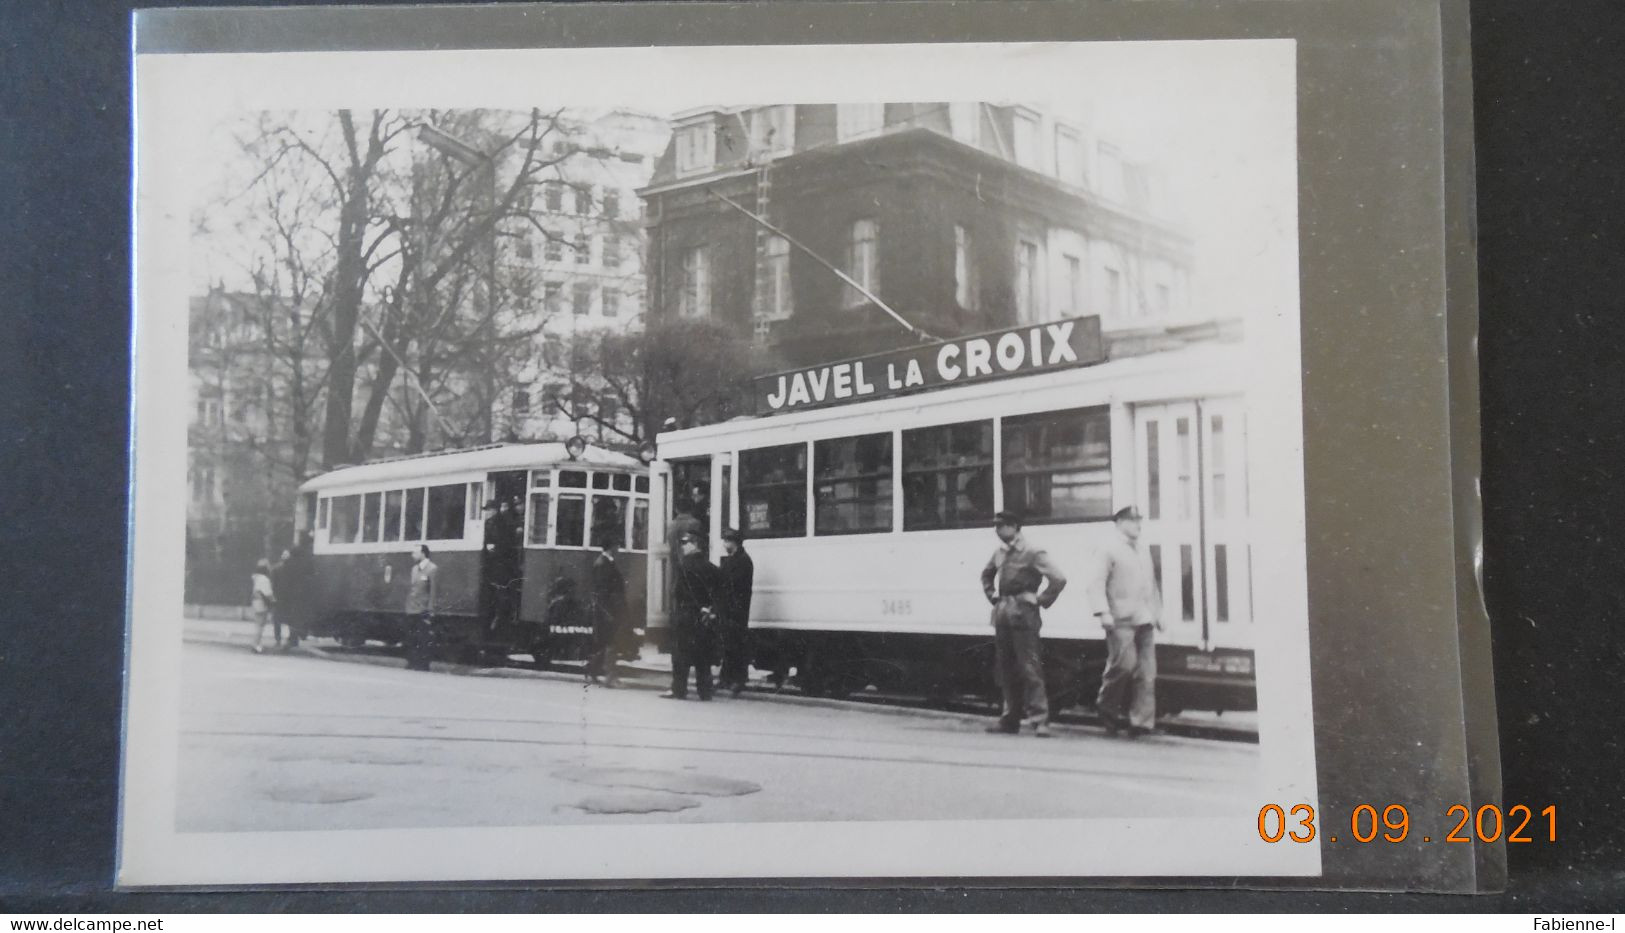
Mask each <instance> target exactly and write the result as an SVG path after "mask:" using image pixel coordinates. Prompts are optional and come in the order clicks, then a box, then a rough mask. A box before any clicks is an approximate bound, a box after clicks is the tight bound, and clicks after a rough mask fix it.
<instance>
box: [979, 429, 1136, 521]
mask: <svg viewBox="0 0 1625 933" xmlns="http://www.w3.org/2000/svg"><path fill="white" fill-rule="evenodd" d="M1003 441H1004V451H1003V455H1004V456H1003V463H1002V464H1001V466H1002V467H1003V473H1004V505H1005V508H1007V509H1012V510H1014V511H1018V512H1021V513H1022V514H1023V515H1025V516H1026V517H1027V520H1028V521H1030V522H1033V521H1038V522H1041V521H1078V520H1088V519H1103V518H1110V517H1111V514H1112V506H1111V502H1112V456H1111V415H1110V413H1109V411H1108V409H1105V408H1077V409H1073V410H1071V411H1052V412H1044V413H1042V414H1037V415H1021V416H1019V417H1014V418H1006V419H1004V430H1003Z"/></svg>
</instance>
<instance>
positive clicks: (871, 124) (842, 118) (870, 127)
mask: <svg viewBox="0 0 1625 933" xmlns="http://www.w3.org/2000/svg"><path fill="white" fill-rule="evenodd" d="M885 125H886V105H885V104H837V105H835V132H836V135H837V137H838V138H839V139H840V141H842V142H845V141H846V140H848V139H857V138H858V137H860V136H869V135H872V134H874V133H878V132H880V130H881V128H882V127H884V126H885Z"/></svg>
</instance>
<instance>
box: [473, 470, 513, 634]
mask: <svg viewBox="0 0 1625 933" xmlns="http://www.w3.org/2000/svg"><path fill="white" fill-rule="evenodd" d="M484 512H485V554H484V557H483V558H481V560H480V621H481V622H482V623H483V624H484V630H485V633H486V634H487V635H491V634H494V633H495V632H496V628H497V626H498V624H500V623H502V622H505V621H508V620H507V618H506V617H507V612H508V607H509V602H510V600H509V598H508V589H509V586H510V584H511V583H512V582H513V579H514V577H516V576H518V574H517V573H515V572H514V571H515V568H516V567H517V565H518V562H519V561H518V558H519V547H518V542H517V541H516V540H515V539H514V534H513V523H512V521H511V520H510V519H509V518H508V517H507V515H505V514H503V513H502V511H501V510H500V509H499V507H498V505H497V502H496V500H495V499H492V500H490V501H489V502H486V503H485V509H484Z"/></svg>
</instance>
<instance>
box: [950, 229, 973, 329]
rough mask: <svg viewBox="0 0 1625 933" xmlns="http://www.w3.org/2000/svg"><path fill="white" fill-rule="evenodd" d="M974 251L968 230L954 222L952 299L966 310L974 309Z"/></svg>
mask: <svg viewBox="0 0 1625 933" xmlns="http://www.w3.org/2000/svg"><path fill="white" fill-rule="evenodd" d="M976 296H977V282H976V252H975V250H974V249H973V248H972V245H971V236H970V231H969V230H968V229H966V228H965V227H964V226H963V225H961V224H954V300H955V301H957V302H959V306H960V307H961V308H964V309H965V310H967V311H974V310H976V305H977V301H976Z"/></svg>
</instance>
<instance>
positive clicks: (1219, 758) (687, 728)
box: [177, 642, 1258, 832]
mask: <svg viewBox="0 0 1625 933" xmlns="http://www.w3.org/2000/svg"><path fill="white" fill-rule="evenodd" d="M185 652H186V653H185V662H184V663H185V668H184V670H185V683H184V686H183V691H184V692H183V698H182V714H181V715H182V720H181V728H182V730H183V734H182V736H181V761H180V778H179V788H178V812H177V828H178V829H180V830H182V831H193V832H196V831H241V830H276V829H290V830H294V829H298V830H307V829H362V828H365V829H378V828H395V827H445V826H513V825H538V824H562V823H649V822H780V821H784V822H789V821H804V820H929V819H964V818H988V819H1011V818H1031V817H1091V816H1104V815H1111V816H1128V815H1133V814H1142V813H1143V814H1159V815H1197V814H1213V813H1216V812H1224V811H1232V812H1251V810H1252V809H1255V808H1256V806H1257V801H1256V799H1254V798H1255V794H1253V793H1252V792H1250V790H1249V788H1250V786H1251V785H1252V783H1253V781H1254V775H1255V770H1256V768H1257V764H1258V747H1257V746H1256V745H1250V744H1242V743H1234V742H1220V741H1213V740H1210V739H1186V738H1172V737H1166V736H1157V737H1152V738H1147V739H1143V740H1140V741H1138V742H1128V741H1125V740H1112V739H1107V738H1105V737H1103V736H1102V735H1101V734H1100V733H1099V732H1098V731H1097V730H1092V729H1085V728H1066V727H1062V728H1059V729H1057V730H1056V732H1057V734H1056V736H1055V737H1054V738H1052V739H1050V740H1048V741H1044V740H1039V739H1035V738H1032V737H1030V736H1022V737H1019V738H1017V737H1011V736H1002V735H987V734H984V733H983V732H982V731H981V727H982V726H983V725H985V724H986V720H980V719H975V718H971V717H964V716H956V715H952V714H945V713H939V712H929V711H918V710H891V709H877V708H874V707H867V706H855V705H850V704H834V703H827V702H815V701H803V700H799V699H795V698H791V697H788V696H772V695H768V694H746V695H745V696H744V697H741V698H739V699H732V698H729V697H727V696H726V695H723V696H719V697H718V698H717V700H716V701H714V702H711V703H700V702H697V701H695V700H692V699H691V700H689V701H687V702H676V701H672V700H663V699H660V698H658V696H657V695H656V693H655V692H654V691H651V690H647V689H621V690H605V689H602V688H599V687H590V688H589V687H587V686H585V685H583V684H582V683H581V682H580V680H579V679H578V678H573V677H570V676H567V675H542V676H529V677H493V676H486V677H481V676H467V675H460V674H452V673H444V672H435V673H415V672H408V671H405V670H402V669H400V668H398V667H395V666H392V665H391V666H383V665H381V664H357V663H341V662H337V661H333V660H326V659H323V658H320V657H314V656H308V655H301V654H288V655H273V654H267V655H254V654H251V653H249V652H248V651H247V650H246V649H245V648H243V647H239V646H236V645H225V644H217V643H216V644H211V643H201V642H188V644H187V645H186V648H185Z"/></svg>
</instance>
